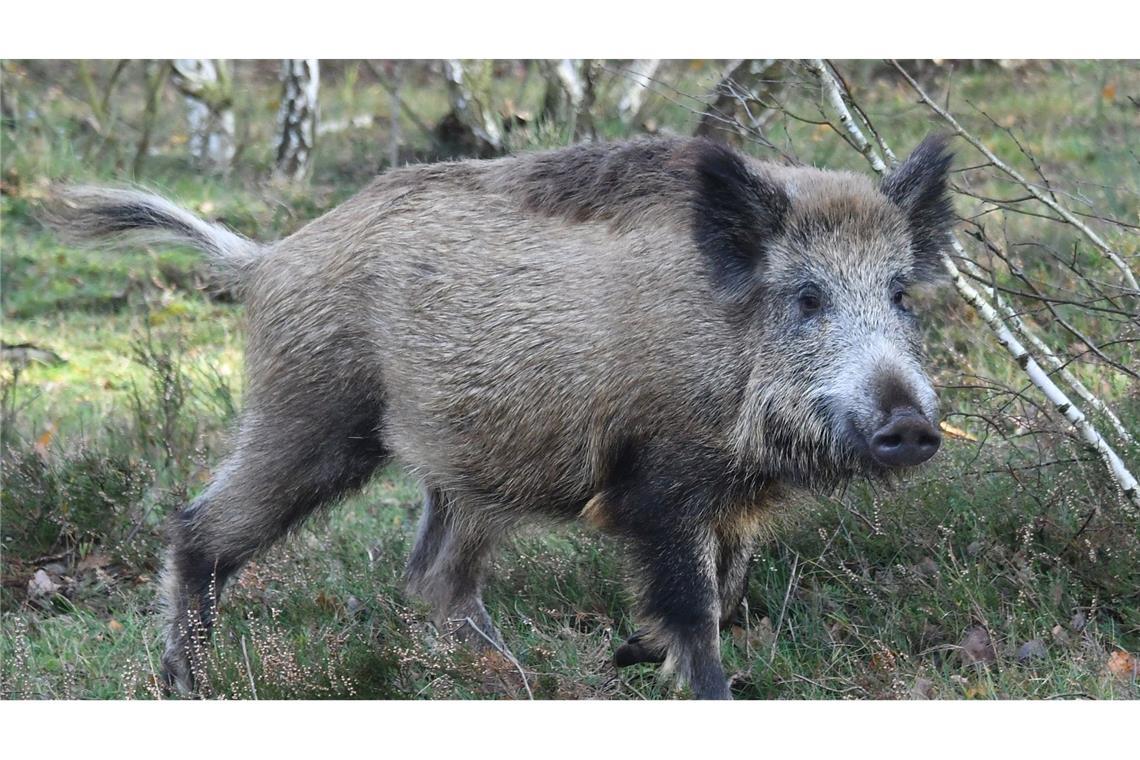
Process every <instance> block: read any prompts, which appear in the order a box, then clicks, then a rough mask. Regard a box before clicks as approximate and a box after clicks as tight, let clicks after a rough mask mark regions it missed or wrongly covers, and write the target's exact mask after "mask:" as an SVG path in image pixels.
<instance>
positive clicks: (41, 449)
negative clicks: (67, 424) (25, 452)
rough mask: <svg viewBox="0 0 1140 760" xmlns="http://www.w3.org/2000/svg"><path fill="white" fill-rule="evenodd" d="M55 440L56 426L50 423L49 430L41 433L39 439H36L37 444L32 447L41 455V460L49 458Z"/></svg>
mask: <svg viewBox="0 0 1140 760" xmlns="http://www.w3.org/2000/svg"><path fill="white" fill-rule="evenodd" d="M53 438H55V425H53V424H52V423H50V422H49V423H48V426H47V429H46V430H44V432H42V433H40V435H39V437H38V438H36V442H35V443H34V444H33V445H32V448H33V449H34V450H35V452H36V453H37V454H39V455H40V458H41V459H46V458H47V455H48V447H49V446H51V441H52V439H53Z"/></svg>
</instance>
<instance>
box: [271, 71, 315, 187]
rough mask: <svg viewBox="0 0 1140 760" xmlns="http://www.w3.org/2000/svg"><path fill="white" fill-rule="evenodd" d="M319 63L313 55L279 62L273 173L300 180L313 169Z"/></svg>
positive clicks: (293, 180) (281, 177)
mask: <svg viewBox="0 0 1140 760" xmlns="http://www.w3.org/2000/svg"><path fill="white" fill-rule="evenodd" d="M319 89H320V64H319V63H318V61H317V59H315V58H303V59H299V58H291V59H286V60H284V61H282V62H281V106H280V108H278V110H277V163H276V167H275V168H274V171H273V173H274V176H275V177H277V178H279V179H284V180H286V181H289V182H300V181H302V180H304V179H306V178H307V177H308V176H309V173H310V172H311V171H312V156H313V148H314V146H315V144H316V138H317V118H318V104H317V96H318V94H319Z"/></svg>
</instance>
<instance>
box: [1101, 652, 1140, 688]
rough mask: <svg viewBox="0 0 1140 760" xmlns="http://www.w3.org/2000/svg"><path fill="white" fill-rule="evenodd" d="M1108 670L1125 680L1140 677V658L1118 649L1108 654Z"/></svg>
mask: <svg viewBox="0 0 1140 760" xmlns="http://www.w3.org/2000/svg"><path fill="white" fill-rule="evenodd" d="M1108 672H1109V673H1112V675H1114V676H1116V677H1117V678H1120V679H1123V680H1125V681H1128V680H1132V679H1133V678H1140V658H1137V657H1136V655H1134V654H1130V653H1128V652H1125V651H1124V650H1123V649H1118V650H1116V651H1115V652H1113V653H1112V654H1110V655H1109V656H1108Z"/></svg>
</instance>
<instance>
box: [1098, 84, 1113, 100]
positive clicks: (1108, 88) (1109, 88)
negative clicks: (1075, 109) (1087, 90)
mask: <svg viewBox="0 0 1140 760" xmlns="http://www.w3.org/2000/svg"><path fill="white" fill-rule="evenodd" d="M1100 94H1101V96H1102V97H1104V99H1105V100H1116V82H1109V83H1108V84H1106V85H1105V86H1104V89H1103V90H1101V91H1100Z"/></svg>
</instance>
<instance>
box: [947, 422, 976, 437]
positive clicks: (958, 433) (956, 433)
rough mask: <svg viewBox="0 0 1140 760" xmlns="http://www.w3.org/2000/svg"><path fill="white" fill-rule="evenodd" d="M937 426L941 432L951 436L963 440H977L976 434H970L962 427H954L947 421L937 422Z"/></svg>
mask: <svg viewBox="0 0 1140 760" xmlns="http://www.w3.org/2000/svg"><path fill="white" fill-rule="evenodd" d="M938 428H939V429H940V430H941V431H942V432H943V433H945V434H946V435H948V436H950V437H951V438H958V439H961V440H963V441H977V440H978V438H977V436H975V435H971V434H970V433H967V432H966V431H965V430H963V429H962V428H957V427H954V426H953V425H951V424H950V423H949V422H939V423H938Z"/></svg>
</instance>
